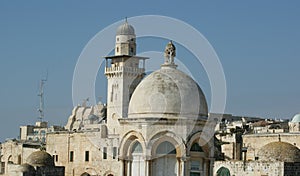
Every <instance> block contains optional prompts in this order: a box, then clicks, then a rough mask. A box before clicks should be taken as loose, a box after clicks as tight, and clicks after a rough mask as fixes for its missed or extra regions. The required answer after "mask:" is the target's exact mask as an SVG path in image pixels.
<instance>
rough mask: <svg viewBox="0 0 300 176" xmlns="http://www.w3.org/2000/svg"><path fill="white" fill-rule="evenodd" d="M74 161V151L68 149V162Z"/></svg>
mask: <svg viewBox="0 0 300 176" xmlns="http://www.w3.org/2000/svg"><path fill="white" fill-rule="evenodd" d="M73 161H74V152H73V151H70V162H73Z"/></svg>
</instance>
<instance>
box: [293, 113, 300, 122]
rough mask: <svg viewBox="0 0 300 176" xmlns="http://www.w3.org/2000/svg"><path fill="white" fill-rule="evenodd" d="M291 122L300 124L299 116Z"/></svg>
mask: <svg viewBox="0 0 300 176" xmlns="http://www.w3.org/2000/svg"><path fill="white" fill-rule="evenodd" d="M292 122H294V123H300V114H296V115H295V116H294V117H293V119H292Z"/></svg>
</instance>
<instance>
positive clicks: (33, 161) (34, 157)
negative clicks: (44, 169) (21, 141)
mask: <svg viewBox="0 0 300 176" xmlns="http://www.w3.org/2000/svg"><path fill="white" fill-rule="evenodd" d="M27 163H28V164H30V165H32V166H54V161H53V158H52V156H51V155H50V154H49V153H47V152H45V151H36V152H33V153H31V154H30V155H29V156H28V158H27Z"/></svg>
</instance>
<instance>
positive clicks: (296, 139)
mask: <svg viewBox="0 0 300 176" xmlns="http://www.w3.org/2000/svg"><path fill="white" fill-rule="evenodd" d="M279 140H280V141H281V142H287V143H290V144H292V145H294V146H296V147H298V148H299V147H300V133H277V134H276V133H275V134H273V133H272V134H247V135H243V143H244V146H245V147H247V148H248V150H247V160H255V157H257V154H258V151H259V150H260V149H261V147H263V146H264V145H267V144H268V143H271V142H277V141H279Z"/></svg>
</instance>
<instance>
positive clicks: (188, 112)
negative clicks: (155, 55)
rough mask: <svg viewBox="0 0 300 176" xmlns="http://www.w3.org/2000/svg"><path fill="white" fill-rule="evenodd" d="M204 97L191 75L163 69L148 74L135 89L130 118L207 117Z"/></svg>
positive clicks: (130, 105) (173, 69) (130, 107)
mask: <svg viewBox="0 0 300 176" xmlns="http://www.w3.org/2000/svg"><path fill="white" fill-rule="evenodd" d="M207 114H208V108H207V104H206V99H205V96H204V94H203V92H202V90H201V89H200V87H199V86H198V84H197V83H196V82H195V81H194V80H193V79H192V78H191V77H190V76H188V75H186V74H185V73H183V72H182V71H179V70H177V69H175V68H172V67H162V68H161V69H160V70H158V71H155V72H153V73H151V74H150V75H148V76H147V77H146V78H145V79H144V80H143V81H142V82H141V83H140V84H139V85H138V86H137V88H136V89H135V91H134V93H133V95H132V97H131V100H130V102H129V110H128V117H129V118H137V117H140V118H145V117H159V118H161V117H163V118H166V117H194V118H198V117H199V116H202V117H203V116H205V117H207Z"/></svg>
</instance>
